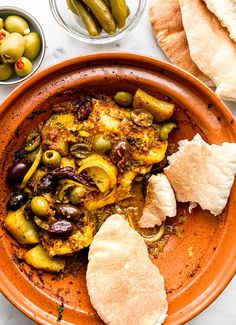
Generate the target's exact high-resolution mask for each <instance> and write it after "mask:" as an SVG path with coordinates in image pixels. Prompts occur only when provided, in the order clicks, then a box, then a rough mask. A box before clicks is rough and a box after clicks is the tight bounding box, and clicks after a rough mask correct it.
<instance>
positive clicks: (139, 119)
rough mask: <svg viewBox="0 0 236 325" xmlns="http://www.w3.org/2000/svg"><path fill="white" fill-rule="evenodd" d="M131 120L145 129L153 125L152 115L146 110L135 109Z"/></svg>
mask: <svg viewBox="0 0 236 325" xmlns="http://www.w3.org/2000/svg"><path fill="white" fill-rule="evenodd" d="M131 119H132V121H133V122H134V123H135V124H137V125H140V126H143V127H149V126H151V125H152V123H153V116H152V114H151V113H150V112H148V111H146V110H144V109H134V110H133V111H132V112H131Z"/></svg>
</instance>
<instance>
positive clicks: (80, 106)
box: [75, 96, 93, 121]
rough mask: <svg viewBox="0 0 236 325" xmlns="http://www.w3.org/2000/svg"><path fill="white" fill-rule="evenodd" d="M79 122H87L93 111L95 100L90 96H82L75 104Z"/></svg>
mask: <svg viewBox="0 0 236 325" xmlns="http://www.w3.org/2000/svg"><path fill="white" fill-rule="evenodd" d="M75 108H76V110H77V116H78V120H79V121H84V120H87V118H88V117H89V115H90V113H91V112H92V110H93V100H92V98H91V97H88V96H80V97H79V98H78V99H77V101H76V104H75Z"/></svg>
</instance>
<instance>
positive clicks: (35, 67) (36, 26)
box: [0, 6, 46, 85]
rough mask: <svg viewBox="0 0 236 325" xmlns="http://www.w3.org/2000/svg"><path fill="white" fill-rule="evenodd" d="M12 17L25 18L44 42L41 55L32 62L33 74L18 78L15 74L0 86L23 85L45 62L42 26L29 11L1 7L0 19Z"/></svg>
mask: <svg viewBox="0 0 236 325" xmlns="http://www.w3.org/2000/svg"><path fill="white" fill-rule="evenodd" d="M10 15H17V16H20V17H22V18H24V19H25V20H26V21H27V22H28V24H29V27H30V31H31V32H36V33H38V34H39V36H40V38H41V41H42V46H41V50H40V53H39V55H38V56H37V58H36V59H35V60H34V61H33V62H32V64H33V70H32V72H31V73H29V74H28V75H27V76H25V77H20V76H17V75H16V74H14V75H13V76H12V77H11V78H9V79H7V80H4V81H0V85H17V84H19V83H21V82H22V81H24V80H26V79H28V78H29V77H30V76H32V74H34V73H35V71H37V70H38V68H39V67H40V65H41V63H42V61H43V58H44V55H45V50H46V41H45V36H44V32H43V29H42V27H41V25H40V24H39V22H38V21H37V20H36V19H35V18H34V17H33V16H32V15H31V14H29V13H28V12H27V11H25V10H23V9H20V8H16V7H5V6H4V7H0V17H1V18H3V19H5V18H7V16H10Z"/></svg>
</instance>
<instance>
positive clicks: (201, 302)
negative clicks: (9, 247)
mask: <svg viewBox="0 0 236 325" xmlns="http://www.w3.org/2000/svg"><path fill="white" fill-rule="evenodd" d="M102 59H110V60H112V59H113V60H114V59H116V60H122V59H128V60H133V61H137V62H138V61H139V62H142V63H148V64H152V65H154V66H157V67H158V68H161V69H165V70H168V71H170V72H171V73H174V74H176V75H178V76H181V77H182V78H184V79H185V80H186V81H188V82H189V83H191V84H193V85H195V86H196V87H197V88H198V89H199V90H200V91H202V92H204V93H205V94H206V95H208V96H210V97H211V99H212V100H213V101H214V102H215V104H216V105H217V106H218V107H219V108H220V110H221V112H222V114H223V115H224V116H225V118H226V120H227V121H228V122H229V123H230V121H232V120H234V122H236V118H235V117H234V116H233V114H232V113H231V112H230V110H229V109H228V107H227V106H226V105H225V104H224V102H223V101H222V100H221V99H220V98H219V97H217V95H216V94H215V93H214V92H213V90H211V89H210V88H208V87H207V86H206V85H204V83H203V82H201V81H200V80H199V79H197V78H196V77H194V76H193V75H191V74H190V73H188V72H187V71H185V70H183V69H181V68H179V67H176V66H175V65H173V64H171V63H169V62H165V61H163V60H160V59H156V58H154V57H150V56H144V55H139V54H134V53H130V52H100V53H91V54H87V55H83V56H80V57H75V58H71V59H68V60H65V61H62V62H60V63H57V64H54V65H51V66H49V67H47V68H45V69H44V70H42V71H39V72H37V73H36V74H34V75H33V76H31V77H30V78H29V79H27V80H26V81H24V82H23V83H22V84H21V85H19V86H18V87H17V88H16V89H15V90H13V91H12V92H11V93H10V94H9V95H8V96H7V97H6V99H5V100H4V101H3V103H2V104H1V106H0V114H2V113H3V112H4V111H5V109H6V108H7V106H8V105H10V103H11V102H12V101H13V100H14V98H16V97H17V96H18V95H20V94H21V93H22V92H23V90H25V89H27V87H28V86H32V85H33V84H36V83H37V82H38V81H39V80H40V79H42V78H44V77H46V76H49V75H51V74H53V73H54V72H57V73H58V71H59V70H60V69H62V68H64V67H66V66H73V65H74V64H78V63H85V62H86V63H87V62H89V61H95V60H96V64H97V63H98V61H99V60H102ZM232 127H233V129H234V130H235V132H236V128H235V127H234V126H232ZM0 272H1V273H2V270H0ZM1 273H0V274H1ZM235 273H236V243H235V245H234V247H231V254H230V255H229V257H228V260H227V263H225V264H224V265H223V266H222V268H221V269H220V271H218V272H217V277H216V279H215V281H214V284H212V285H210V287H208V289H207V290H205V291H203V292H202V294H201V296H200V298H199V299H198V301H197V302H196V300H194V301H193V302H191V303H190V304H189V305H187V306H186V307H184V309H185V313H182V314H180V313H178V318H176V317H175V318H174V319H171V322H170V323H169V322H168V324H171V325H178V324H182V323H186V322H187V321H189V320H191V319H192V318H193V317H195V316H197V315H198V314H199V313H201V312H202V311H203V310H204V309H205V308H207V307H208V306H209V305H210V304H211V303H212V302H213V301H214V300H215V299H216V298H217V297H218V296H219V295H220V294H221V292H222V291H223V290H224V289H225V288H226V286H227V285H228V284H229V282H230V281H231V279H232V278H233V276H234V275H235ZM0 292H1V293H2V294H3V295H4V296H5V298H7V299H8V300H9V301H10V302H11V303H12V304H13V305H14V306H15V307H16V308H17V309H18V310H19V311H21V312H22V313H24V314H25V315H27V316H28V317H29V318H30V319H32V320H33V321H37V322H38V323H39V324H42V325H48V324H49V323H48V321H47V319H46V318H45V317H44V316H43V315H35V314H34V313H33V312H32V311H31V310H29V309H27V308H25V307H24V306H23V305H22V304H21V303H20V302H19V301H17V300H16V299H15V297H16V294H14V293H13V292H9V291H8V286H7V283H5V284H4V283H3V281H1V282H0ZM173 316H174V315H173ZM170 317H171V315H170Z"/></svg>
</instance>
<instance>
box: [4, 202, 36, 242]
mask: <svg viewBox="0 0 236 325" xmlns="http://www.w3.org/2000/svg"><path fill="white" fill-rule="evenodd" d="M23 211H24V206H23V207H21V208H20V209H18V210H16V211H9V212H8V214H7V217H6V219H5V225H6V228H7V230H8V231H9V232H10V234H11V235H12V236H13V237H14V238H15V239H16V240H17V242H18V243H19V244H22V245H32V244H38V243H39V238H38V234H37V231H36V229H35V226H34V224H33V222H32V221H31V220H29V219H27V218H26V217H25V215H24V213H23Z"/></svg>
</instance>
